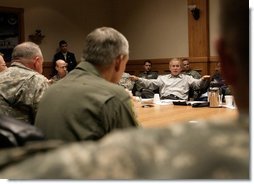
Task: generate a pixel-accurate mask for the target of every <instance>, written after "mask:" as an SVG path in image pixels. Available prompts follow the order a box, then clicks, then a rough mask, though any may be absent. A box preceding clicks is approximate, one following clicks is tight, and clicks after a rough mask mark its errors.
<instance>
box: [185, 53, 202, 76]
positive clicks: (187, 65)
mask: <svg viewBox="0 0 254 184" xmlns="http://www.w3.org/2000/svg"><path fill="white" fill-rule="evenodd" d="M182 63H183V70H182V72H183V73H184V74H186V75H190V76H192V77H193V78H194V79H200V78H201V75H200V73H198V72H197V71H196V70H192V69H191V67H190V62H189V60H188V59H187V58H184V59H183V60H182Z"/></svg>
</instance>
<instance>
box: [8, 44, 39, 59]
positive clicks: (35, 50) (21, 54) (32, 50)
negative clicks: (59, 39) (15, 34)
mask: <svg viewBox="0 0 254 184" xmlns="http://www.w3.org/2000/svg"><path fill="white" fill-rule="evenodd" d="M35 56H42V53H41V49H40V47H39V46H38V45H37V44H35V43H33V42H23V43H21V44H19V45H17V46H16V47H15V48H14V49H13V52H12V60H13V61H17V62H21V61H24V59H32V58H33V57H35Z"/></svg>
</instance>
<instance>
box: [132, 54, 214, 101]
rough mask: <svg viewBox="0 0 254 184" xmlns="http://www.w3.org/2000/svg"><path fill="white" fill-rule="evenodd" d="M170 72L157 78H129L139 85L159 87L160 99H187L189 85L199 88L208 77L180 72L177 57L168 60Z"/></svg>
mask: <svg viewBox="0 0 254 184" xmlns="http://www.w3.org/2000/svg"><path fill="white" fill-rule="evenodd" d="M169 70H170V72H171V73H170V74H168V75H161V76H159V77H158V78H157V79H149V80H148V79H143V78H139V77H136V76H131V77H130V78H131V80H134V81H137V83H138V84H139V85H142V86H144V87H145V88H149V89H151V90H155V89H157V88H159V91H160V96H161V98H162V99H173V100H187V99H188V93H189V89H190V87H192V88H194V89H199V88H201V87H202V86H203V85H205V81H206V80H208V79H209V78H210V76H209V75H204V76H203V77H201V78H200V79H194V78H193V77H192V76H188V75H184V74H181V71H182V61H181V59H179V58H173V59H171V60H170V61H169Z"/></svg>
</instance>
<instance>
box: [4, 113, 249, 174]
mask: <svg viewBox="0 0 254 184" xmlns="http://www.w3.org/2000/svg"><path fill="white" fill-rule="evenodd" d="M248 123H249V119H248V116H246V117H245V118H242V119H241V120H240V122H217V123H215V122H204V121H200V122H199V123H195V124H194V123H185V124H181V123H179V124H176V125H170V126H168V127H163V128H157V129H155V128H154V129H151V128H150V129H148V128H147V129H129V130H125V131H116V132H112V133H111V134H108V135H107V136H106V137H104V138H103V139H101V141H99V142H88V141H87V142H79V143H74V144H67V145H64V146H61V147H59V148H57V149H55V150H53V151H49V152H47V153H38V154H37V155H36V154H34V153H33V155H32V156H27V155H26V154H25V153H23V158H21V156H22V155H18V154H15V153H20V152H22V151H20V150H23V152H24V150H25V149H26V147H25V148H19V149H13V150H3V151H1V152H0V158H1V159H2V160H3V161H2V162H3V163H0V168H1V170H0V178H9V179H45V178H47V179H69V178H72V179H249V178H250V176H249V163H250V156H249V143H250V141H249V128H248ZM47 144H50V142H48V143H47ZM47 144H46V143H42V144H41V147H45V146H46V145H47ZM41 149H42V148H41ZM8 160H9V161H8ZM13 161H16V163H13ZM8 163H9V164H8Z"/></svg>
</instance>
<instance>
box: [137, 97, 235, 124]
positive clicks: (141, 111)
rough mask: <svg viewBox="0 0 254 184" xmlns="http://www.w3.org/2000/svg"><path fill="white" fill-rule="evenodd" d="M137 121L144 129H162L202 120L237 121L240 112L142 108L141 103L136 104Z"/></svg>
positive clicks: (206, 108)
mask: <svg viewBox="0 0 254 184" xmlns="http://www.w3.org/2000/svg"><path fill="white" fill-rule="evenodd" d="M134 109H135V113H136V116H137V119H138V121H139V123H140V125H141V126H142V127H162V126H167V125H169V124H174V123H196V122H199V121H200V120H204V119H205V120H208V119H209V120H213V121H217V120H218V121H219V120H225V119H227V120H232V121H233V120H235V119H236V118H237V117H238V110H237V109H232V108H226V107H219V108H211V107H197V108H194V107H192V106H189V105H188V106H181V105H173V104H171V105H158V104H152V107H142V104H141V103H140V102H134Z"/></svg>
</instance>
